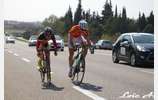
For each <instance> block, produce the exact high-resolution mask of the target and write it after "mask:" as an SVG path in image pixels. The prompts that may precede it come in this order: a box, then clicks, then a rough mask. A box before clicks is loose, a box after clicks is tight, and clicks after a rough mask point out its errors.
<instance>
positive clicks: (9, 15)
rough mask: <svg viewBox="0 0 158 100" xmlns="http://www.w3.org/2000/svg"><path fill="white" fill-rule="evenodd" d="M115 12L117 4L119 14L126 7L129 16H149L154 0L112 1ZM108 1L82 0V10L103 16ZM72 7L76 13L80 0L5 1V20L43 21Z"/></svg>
mask: <svg viewBox="0 0 158 100" xmlns="http://www.w3.org/2000/svg"><path fill="white" fill-rule="evenodd" d="M111 1H112V6H113V11H114V10H115V6H116V4H117V7H118V13H119V12H121V10H122V8H123V7H126V10H127V16H128V17H130V18H138V15H139V12H144V13H145V15H146V16H149V14H150V12H151V11H152V10H153V8H154V7H153V0H111ZM105 2H106V0H82V8H83V9H84V10H88V9H90V10H91V12H92V11H98V13H99V14H100V15H101V11H102V10H103V6H104V4H105ZM69 5H70V7H71V8H72V12H73V13H74V12H75V11H76V8H77V5H78V0H4V19H7V20H18V21H43V20H44V19H45V18H46V17H49V16H50V15H51V14H54V15H56V16H57V17H61V16H64V15H65V13H66V11H67V10H68V8H69Z"/></svg>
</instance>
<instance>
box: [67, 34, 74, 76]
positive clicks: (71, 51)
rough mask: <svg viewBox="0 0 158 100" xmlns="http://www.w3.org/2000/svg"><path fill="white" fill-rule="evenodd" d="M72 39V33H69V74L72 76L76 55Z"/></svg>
mask: <svg viewBox="0 0 158 100" xmlns="http://www.w3.org/2000/svg"><path fill="white" fill-rule="evenodd" d="M72 42H73V41H72V40H71V39H70V34H68V48H69V74H68V76H69V77H71V76H72V64H73V56H74V48H73V45H72Z"/></svg>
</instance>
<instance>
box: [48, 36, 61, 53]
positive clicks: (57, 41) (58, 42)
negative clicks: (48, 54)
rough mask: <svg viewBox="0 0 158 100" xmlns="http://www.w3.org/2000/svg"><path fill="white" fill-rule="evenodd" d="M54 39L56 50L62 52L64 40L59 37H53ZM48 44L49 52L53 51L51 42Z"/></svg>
mask: <svg viewBox="0 0 158 100" xmlns="http://www.w3.org/2000/svg"><path fill="white" fill-rule="evenodd" d="M55 39H56V43H57V48H58V50H60V51H64V40H63V39H62V38H61V37H60V36H59V35H55ZM48 43H49V46H50V50H54V44H53V41H52V40H49V41H48Z"/></svg>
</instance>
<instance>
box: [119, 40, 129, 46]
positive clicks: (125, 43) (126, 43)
mask: <svg viewBox="0 0 158 100" xmlns="http://www.w3.org/2000/svg"><path fill="white" fill-rule="evenodd" d="M120 45H121V46H129V42H128V41H123V42H121V44H120Z"/></svg>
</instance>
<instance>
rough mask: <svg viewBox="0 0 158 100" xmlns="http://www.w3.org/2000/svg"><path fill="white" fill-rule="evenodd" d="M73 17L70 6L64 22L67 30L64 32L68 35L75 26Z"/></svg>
mask: <svg viewBox="0 0 158 100" xmlns="http://www.w3.org/2000/svg"><path fill="white" fill-rule="evenodd" d="M72 17H73V16H72V11H71V7H70V6H69V9H68V11H67V13H66V14H65V20H64V28H65V29H64V30H65V32H66V33H67V32H68V30H69V29H70V28H71V27H72V25H73V20H72Z"/></svg>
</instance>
